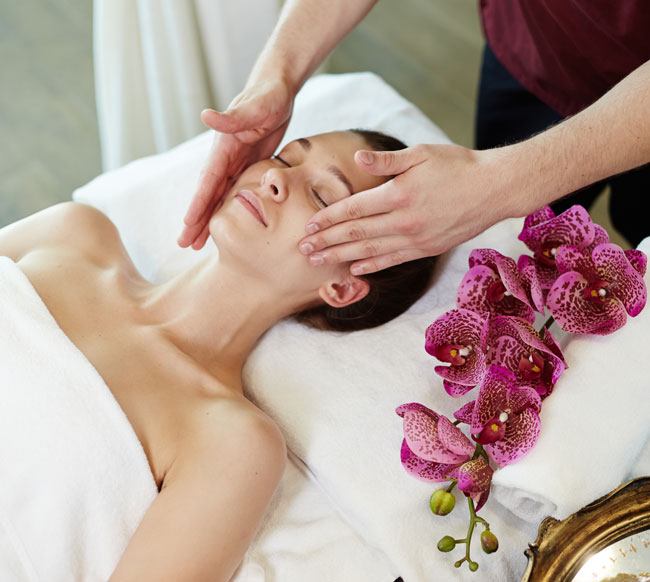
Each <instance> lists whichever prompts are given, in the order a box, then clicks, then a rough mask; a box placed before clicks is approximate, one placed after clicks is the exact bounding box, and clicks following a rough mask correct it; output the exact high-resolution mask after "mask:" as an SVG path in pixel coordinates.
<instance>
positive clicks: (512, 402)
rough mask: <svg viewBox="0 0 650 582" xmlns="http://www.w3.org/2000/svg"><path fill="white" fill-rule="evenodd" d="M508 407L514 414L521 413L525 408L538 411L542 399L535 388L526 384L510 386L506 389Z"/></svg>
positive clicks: (540, 407) (540, 408) (539, 410)
mask: <svg viewBox="0 0 650 582" xmlns="http://www.w3.org/2000/svg"><path fill="white" fill-rule="evenodd" d="M508 408H510V409H512V412H513V413H514V414H522V413H523V411H524V410H526V409H527V408H531V409H532V410H534V411H535V412H537V413H539V412H541V410H542V399H541V398H540V396H539V394H538V393H537V392H536V391H535V389H533V388H530V387H528V386H521V387H516V388H511V389H510V390H509V391H508Z"/></svg>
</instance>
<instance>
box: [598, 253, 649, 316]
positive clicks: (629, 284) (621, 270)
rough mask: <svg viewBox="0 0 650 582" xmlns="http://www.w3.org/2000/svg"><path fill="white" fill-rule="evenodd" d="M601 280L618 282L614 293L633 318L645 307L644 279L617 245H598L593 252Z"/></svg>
mask: <svg viewBox="0 0 650 582" xmlns="http://www.w3.org/2000/svg"><path fill="white" fill-rule="evenodd" d="M593 259H594V263H596V265H597V269H598V274H599V276H600V279H603V280H605V281H616V287H615V290H614V293H615V295H616V298H617V299H619V300H620V301H621V303H623V305H624V306H625V310H626V311H627V312H628V314H629V315H630V316H631V317H635V316H636V315H638V314H639V313H641V310H642V309H643V308H644V307H645V304H646V299H647V291H646V286H645V282H644V280H643V277H642V276H641V275H640V274H639V272H638V271H637V270H636V269H635V268H634V267H633V266H632V265H631V264H630V262H629V261H628V259H627V257H626V255H625V254H624V253H623V250H622V249H621V247H619V246H618V245H615V244H602V245H598V246H597V247H596V248H595V249H594V252H593Z"/></svg>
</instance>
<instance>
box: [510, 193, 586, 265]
mask: <svg viewBox="0 0 650 582" xmlns="http://www.w3.org/2000/svg"><path fill="white" fill-rule="evenodd" d="M594 235H595V228H594V223H593V222H592V220H591V218H590V216H589V213H588V212H587V211H586V210H585V209H584V208H583V207H582V206H579V205H577V204H576V205H575V206H572V207H571V208H569V209H568V210H565V211H564V212H563V213H562V214H560V215H559V216H556V217H555V218H551V219H550V220H547V221H546V222H539V223H537V224H535V225H534V226H529V227H526V226H524V229H523V230H522V231H521V234H520V235H519V240H520V241H522V242H523V243H524V244H525V245H526V246H527V247H528V248H529V249H530V250H531V251H533V252H535V253H536V255H537V253H538V252H540V251H541V250H542V246H543V245H544V243H547V242H550V241H552V242H557V243H559V244H573V245H577V246H581V247H586V246H589V245H590V244H591V242H592V241H593V239H594ZM536 258H537V256H536Z"/></svg>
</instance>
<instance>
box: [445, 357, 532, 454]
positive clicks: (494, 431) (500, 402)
mask: <svg viewBox="0 0 650 582" xmlns="http://www.w3.org/2000/svg"><path fill="white" fill-rule="evenodd" d="M514 382H515V376H514V374H513V373H512V372H510V371H509V370H506V369H505V368H502V367H500V366H491V367H490V369H489V370H488V373H487V375H486V377H485V381H484V382H483V384H482V386H481V388H480V389H479V393H478V398H477V399H476V400H474V401H473V402H469V403H467V404H466V405H465V406H463V407H462V408H461V409H460V410H458V411H456V412H455V413H454V416H455V417H456V418H457V419H458V420H460V421H461V422H466V423H468V424H469V425H470V430H471V432H472V438H473V439H474V440H475V441H476V442H478V443H479V444H481V445H483V446H484V448H485V450H486V452H487V453H488V455H489V456H490V458H491V459H493V460H494V461H496V463H497V464H498V465H499V466H500V467H503V466H505V465H510V464H511V463H514V462H515V461H518V460H519V459H521V458H522V457H523V456H524V455H525V454H526V453H528V451H530V449H532V448H533V446H534V444H535V443H536V442H537V438H538V437H539V432H540V428H541V423H540V420H539V412H540V411H541V409H542V399H541V398H540V396H539V394H537V392H536V391H535V390H534V389H533V388H530V387H528V386H523V387H518V386H515V385H514Z"/></svg>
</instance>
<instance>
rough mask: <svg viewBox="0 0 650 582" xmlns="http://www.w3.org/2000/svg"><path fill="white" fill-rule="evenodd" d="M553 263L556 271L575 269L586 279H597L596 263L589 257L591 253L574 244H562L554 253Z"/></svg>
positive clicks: (566, 271)
mask: <svg viewBox="0 0 650 582" xmlns="http://www.w3.org/2000/svg"><path fill="white" fill-rule="evenodd" d="M555 265H556V266H557V270H558V273H568V272H569V271H577V272H578V273H580V274H581V275H582V276H583V277H584V278H585V279H587V280H588V281H594V280H595V279H598V272H597V271H596V265H595V264H594V261H593V259H592V258H591V253H588V254H587V252H586V250H585V249H584V248H581V247H578V246H575V245H562V246H561V247H559V248H558V250H557V254H556V255H555Z"/></svg>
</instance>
